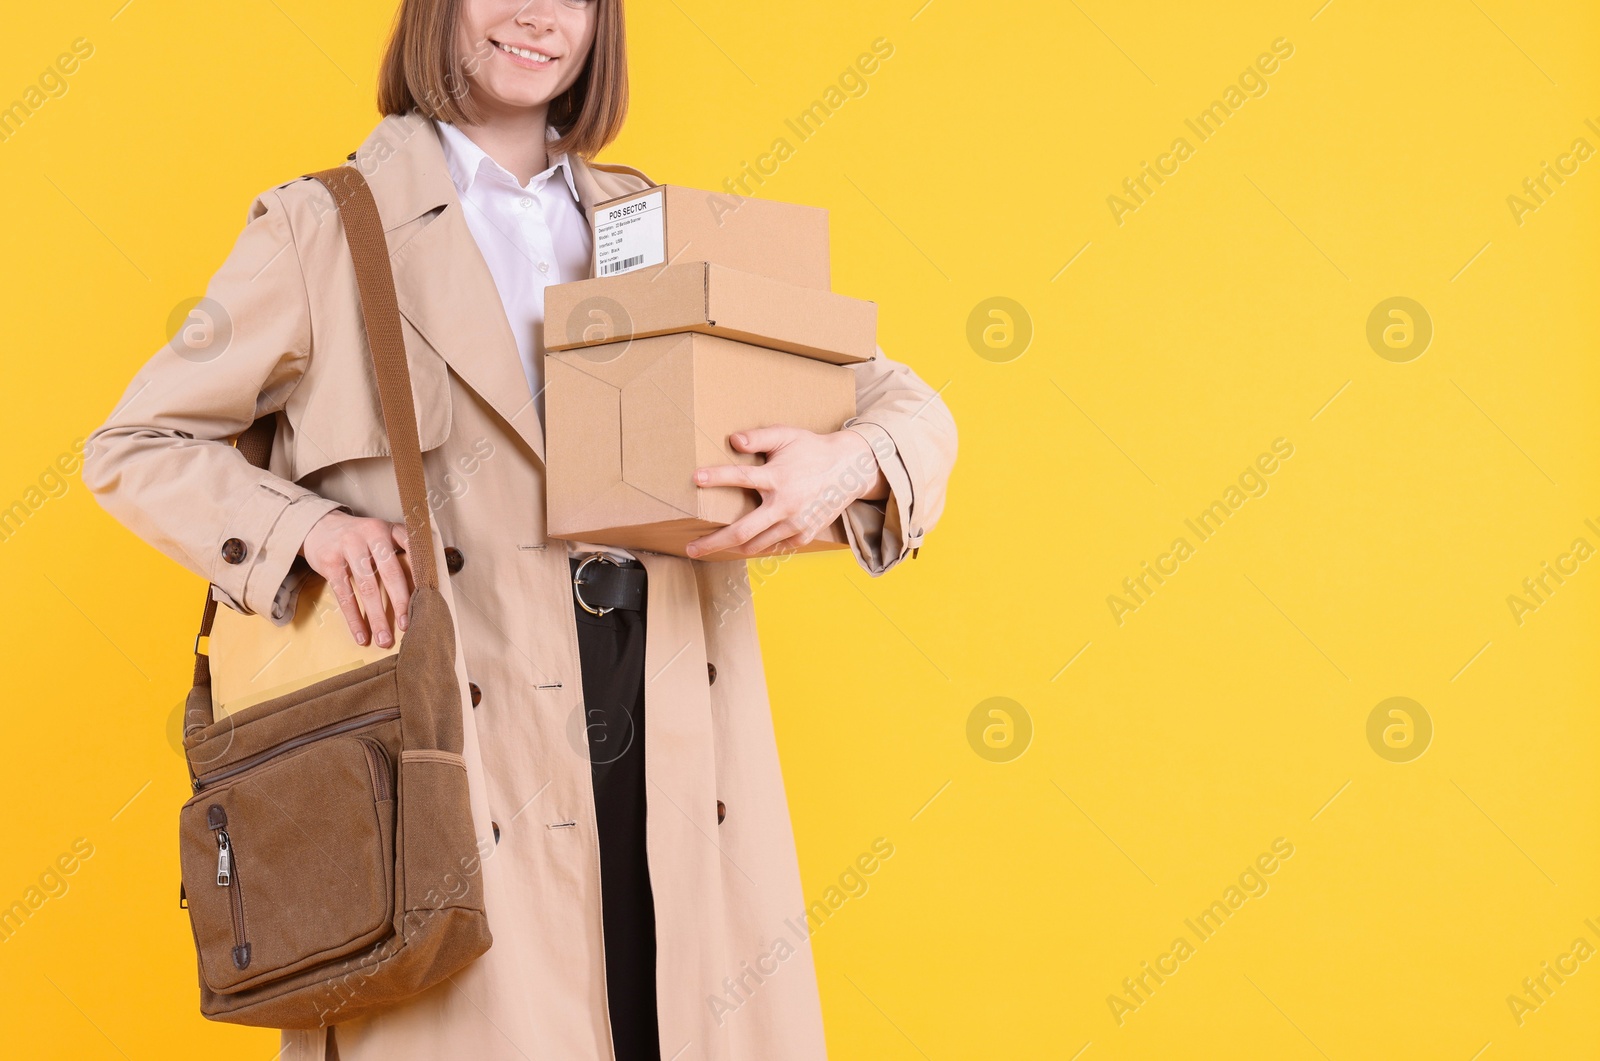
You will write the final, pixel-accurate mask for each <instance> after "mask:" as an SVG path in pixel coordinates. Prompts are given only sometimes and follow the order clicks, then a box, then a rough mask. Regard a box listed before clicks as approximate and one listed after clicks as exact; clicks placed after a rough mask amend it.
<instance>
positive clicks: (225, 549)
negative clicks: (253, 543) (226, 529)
mask: <svg viewBox="0 0 1600 1061" xmlns="http://www.w3.org/2000/svg"><path fill="white" fill-rule="evenodd" d="M248 551H249V550H247V549H246V548H245V547H244V542H242V541H240V540H239V539H238V538H229V539H228V540H227V541H225V542H223V543H222V558H223V559H224V560H226V561H227V562H228V563H230V564H242V563H244V554H245V553H246V552H248Z"/></svg>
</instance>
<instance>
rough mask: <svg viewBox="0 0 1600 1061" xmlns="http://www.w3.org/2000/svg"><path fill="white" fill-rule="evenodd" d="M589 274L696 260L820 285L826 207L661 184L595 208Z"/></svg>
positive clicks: (824, 269)
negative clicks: (591, 265)
mask: <svg viewBox="0 0 1600 1061" xmlns="http://www.w3.org/2000/svg"><path fill="white" fill-rule="evenodd" d="M593 224H594V272H593V274H592V275H594V276H596V277H601V278H604V277H611V276H622V275H624V274H626V273H631V272H636V271H641V270H642V271H644V272H646V273H649V272H652V271H654V270H657V269H659V267H661V266H663V265H672V264H676V263H677V262H688V261H701V262H714V263H715V264H717V265H725V266H727V267H728V268H730V269H738V270H740V271H741V272H746V273H755V274H756V275H757V276H766V277H771V278H772V279H774V280H781V281H782V282H784V283H786V284H794V285H795V286H797V287H809V288H814V289H815V290H818V291H827V290H828V289H829V287H830V286H831V285H830V283H829V273H828V212H827V211H826V210H823V209H821V208H819V207H815V206H797V205H795V204H793V203H775V202H771V201H770V200H766V199H749V198H746V197H744V196H739V195H724V194H722V193H720V192H707V191H700V190H698V189H695V188H681V187H679V186H677V185H675V184H662V185H657V186H655V187H653V188H646V189H645V190H644V191H640V192H632V193H630V194H628V195H624V196H619V197H618V198H616V199H609V200H607V201H606V202H603V203H600V204H598V205H596V206H595V208H594V215H593Z"/></svg>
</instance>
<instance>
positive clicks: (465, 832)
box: [178, 166, 491, 1028]
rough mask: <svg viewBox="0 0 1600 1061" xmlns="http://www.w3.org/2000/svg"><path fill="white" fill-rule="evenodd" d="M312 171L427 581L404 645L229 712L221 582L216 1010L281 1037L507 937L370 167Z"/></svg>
mask: <svg viewBox="0 0 1600 1061" xmlns="http://www.w3.org/2000/svg"><path fill="white" fill-rule="evenodd" d="M311 176H312V177H313V178H314V179H316V180H318V181H321V182H322V183H323V184H324V185H325V186H326V187H327V188H328V190H329V191H330V192H331V193H332V194H333V198H334V202H335V203H337V204H338V207H339V211H340V216H341V217H342V220H343V223H344V231H345V236H346V240H347V242H348V244H349V247H350V253H351V256H352V258H353V259H354V262H355V272H356V280H357V286H358V289H359V291H360V296H361V312H362V319H363V322H364V323H365V326H366V333H367V340H368V345H369V346H370V348H371V352H372V362H373V368H374V370H375V371H376V375H377V382H378V392H379V397H380V400H381V404H382V409H383V421H384V427H385V429H386V431H387V432H388V437H389V442H390V449H391V452H392V455H393V459H394V470H395V478H396V481H397V482H398V484H399V488H400V500H401V503H402V504H403V505H404V508H405V523H406V530H407V532H408V534H409V538H408V541H409V549H408V559H409V561H410V566H411V571H412V576H413V581H414V583H415V592H414V595H413V596H412V598H411V612H410V614H411V619H410V626H409V629H408V630H407V631H406V633H405V636H404V638H403V639H402V640H401V642H400V644H399V647H398V649H395V650H391V651H389V652H387V653H384V654H381V655H379V656H378V657H377V658H375V659H372V660H371V661H370V662H365V663H363V664H362V665H359V666H354V667H347V668H345V669H343V670H341V671H339V672H338V673H334V674H332V675H331V676H323V677H321V678H319V679H318V680H316V681H314V682H312V683H311V684H309V685H304V686H303V687H300V688H297V689H293V690H290V691H286V692H285V691H278V690H275V692H277V693H278V695H273V696H271V697H270V698H268V699H263V700H260V701H259V702H254V703H250V704H249V705H248V706H244V707H242V708H241V709H239V710H235V711H232V712H230V713H227V714H222V713H221V712H220V711H217V710H214V707H215V703H214V700H213V690H212V687H211V686H212V673H211V665H210V659H209V658H208V653H209V651H210V640H211V636H212V634H213V622H214V621H215V619H216V618H217V605H216V601H215V600H214V599H213V598H212V597H211V595H210V593H209V592H208V593H207V598H206V606H205V613H204V617H203V618H202V620H201V627H200V637H199V638H198V639H197V641H196V645H195V650H196V651H195V670H194V685H193V687H192V688H191V690H190V692H189V697H188V701H187V704H186V707H185V722H186V725H185V733H184V742H183V743H184V752H185V757H186V759H187V760H188V764H189V773H190V777H191V779H192V782H193V789H194V794H193V796H192V797H191V798H190V799H189V800H188V802H186V803H185V804H184V805H183V808H182V810H181V811H180V812H179V830H178V831H179V843H180V855H181V862H182V870H183V892H184V894H185V896H186V900H187V905H188V910H189V917H190V921H191V923H192V925H193V928H194V941H195V948H196V950H197V951H198V956H199V972H200V1009H201V1012H202V1013H203V1014H204V1015H205V1016H207V1017H209V1018H211V1019H213V1020H219V1021H228V1022H231V1023H235V1024H251V1025H259V1026H264V1027H272V1028H318V1027H323V1026H327V1025H334V1024H339V1023H341V1022H344V1021H347V1020H351V1019H354V1018H356V1017H360V1016H363V1015H366V1014H368V1013H371V1012H372V1011H373V1010H376V1009H379V1008H381V1007H384V1006H386V1005H390V1004H392V1003H394V1002H397V1001H399V1000H401V999H403V998H406V997H407V996H410V995H414V994H416V993H417V992H420V991H423V990H425V989H426V988H428V987H431V986H432V985H434V984H436V983H438V982H439V981H441V980H443V979H444V978H445V977H447V976H449V975H450V974H451V973H454V972H456V971H457V970H458V969H460V968H461V967H462V966H464V965H466V964H467V963H468V962H470V961H471V960H472V959H474V958H476V957H477V956H478V955H480V954H482V953H483V952H484V951H486V950H488V948H489V945H490V942H491V939H490V934H489V924H488V918H487V916H486V914H485V912H484V903H483V880H482V869H481V865H480V858H481V855H480V852H479V851H478V847H477V842H476V838H475V834H474V830H473V824H472V812H471V807H470V804H469V801H468V795H467V770H466V764H465V761H464V760H463V759H462V755H461V752H462V736H463V733H462V712H461V694H460V690H459V688H458V685H457V682H456V673H455V631H454V626H453V623H452V621H451V617H450V613H449V611H448V609H447V607H446V605H445V601H444V598H443V597H442V596H440V593H439V581H438V571H437V567H436V565H435V563H434V552H433V533H432V527H431V525H430V523H429V518H428V515H429V510H428V505H427V495H426V487H425V483H424V479H423V468H422V450H421V443H420V441H419V438H418V432H417V417H416V409H415V406H414V405H413V399H412V391H411V378H410V370H409V368H408V366H407V363H406V353H405V343H404V340H403V338H402V333H401V327H400V315H399V308H398V305H397V303H396V298H395V291H394V278H393V274H392V273H391V271H390V268H389V255H388V248H387V245H386V243H385V241H384V235H383V224H382V221H381V220H380V218H379V216H378V210H377V204H376V203H375V202H374V201H373V198H372V192H371V190H370V188H368V186H367V183H366V181H365V179H364V178H363V177H362V176H361V173H360V172H359V170H357V169H356V168H355V167H353V166H341V167H339V168H337V169H332V170H326V171H323V172H321V173H314V174H311ZM272 429H273V417H266V418H263V420H261V421H257V423H256V424H255V425H253V426H252V427H251V428H250V429H249V430H247V431H246V432H244V434H242V435H241V436H240V438H239V440H238V444H239V447H240V450H241V452H243V454H244V456H245V457H246V459H248V460H249V461H250V463H252V464H254V465H256V466H258V467H266V466H267V458H268V455H269V453H270V450H271V445H272V441H271V440H272ZM238 620H239V621H240V622H249V623H253V624H254V625H256V626H270V625H271V624H269V623H267V622H266V621H265V620H263V619H261V618H259V617H246V616H239V617H238ZM329 625H330V626H331V625H332V624H329ZM340 626H341V627H342V624H340ZM273 629H274V630H277V629H279V628H277V627H274V628H273ZM339 632H340V633H341V634H342V636H343V638H344V639H345V640H352V639H351V638H350V635H349V634H348V632H346V631H344V630H342V629H340V630H339Z"/></svg>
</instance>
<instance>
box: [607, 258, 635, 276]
mask: <svg viewBox="0 0 1600 1061" xmlns="http://www.w3.org/2000/svg"><path fill="white" fill-rule="evenodd" d="M643 264H644V255H642V254H635V255H634V256H633V257H632V258H624V259H622V260H621V261H620V262H606V264H604V265H602V266H601V267H600V273H601V275H608V274H610V273H620V272H622V270H624V269H632V268H633V267H634V266H635V265H643Z"/></svg>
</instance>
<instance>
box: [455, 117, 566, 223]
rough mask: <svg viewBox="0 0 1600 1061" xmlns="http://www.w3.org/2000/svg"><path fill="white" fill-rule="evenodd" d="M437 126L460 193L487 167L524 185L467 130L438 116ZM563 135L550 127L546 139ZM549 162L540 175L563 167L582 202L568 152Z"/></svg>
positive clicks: (470, 185) (554, 156)
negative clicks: (475, 140)
mask: <svg viewBox="0 0 1600 1061" xmlns="http://www.w3.org/2000/svg"><path fill="white" fill-rule="evenodd" d="M434 125H436V126H438V128H439V139H440V142H441V143H442V145H443V147H444V159H445V165H446V166H448V167H449V169H450V180H451V182H452V183H453V184H455V186H456V193H457V194H458V195H463V196H464V195H466V194H467V191H468V189H470V188H471V187H472V185H473V182H474V181H475V180H476V179H477V177H478V176H479V175H481V174H483V173H484V172H485V171H486V170H487V171H488V172H489V173H491V174H494V175H497V176H499V177H501V178H502V179H503V180H505V181H506V182H507V183H509V184H511V185H512V186H514V187H519V188H520V187H521V185H518V184H517V179H516V178H515V177H513V176H512V175H511V172H510V171H509V170H507V169H506V168H505V167H504V166H502V165H500V163H498V162H496V161H495V160H494V159H492V158H490V157H489V154H488V152H486V151H484V149H483V148H481V147H479V146H478V145H477V144H475V143H473V142H472V139H471V138H470V137H468V136H467V134H466V133H464V132H462V131H461V130H460V129H458V128H456V127H455V126H454V125H452V124H451V123H449V122H442V121H439V120H438V119H434ZM559 135H560V134H559V133H557V132H556V131H555V130H554V129H550V128H548V127H547V128H546V132H545V139H546V140H554V139H556V138H557V137H558V136H559ZM549 161H550V165H549V166H548V167H547V168H546V169H545V171H544V173H541V174H539V176H540V177H542V176H544V175H545V174H548V173H550V172H551V170H560V172H561V176H562V179H563V180H565V181H566V185H567V190H568V191H569V192H571V193H572V199H573V201H574V202H581V201H582V200H581V198H580V197H579V195H578V185H577V184H576V183H575V182H574V181H573V179H572V164H571V162H570V161H569V160H568V158H567V153H566V152H565V151H561V152H558V153H556V154H555V155H552V156H551V157H550V160H549ZM534 180H538V177H535V178H534Z"/></svg>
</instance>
